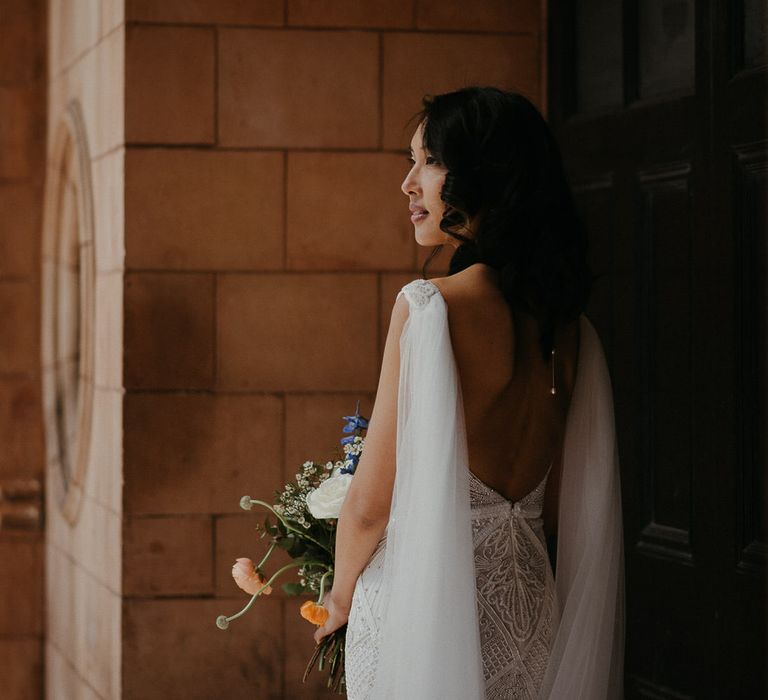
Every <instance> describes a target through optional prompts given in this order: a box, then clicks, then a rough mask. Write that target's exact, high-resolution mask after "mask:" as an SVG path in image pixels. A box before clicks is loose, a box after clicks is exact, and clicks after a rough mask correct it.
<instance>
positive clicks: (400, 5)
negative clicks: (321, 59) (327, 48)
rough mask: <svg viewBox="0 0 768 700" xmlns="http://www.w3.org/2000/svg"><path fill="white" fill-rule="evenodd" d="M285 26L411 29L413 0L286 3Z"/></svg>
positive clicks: (301, 1)
mask: <svg viewBox="0 0 768 700" xmlns="http://www.w3.org/2000/svg"><path fill="white" fill-rule="evenodd" d="M287 2H288V24H293V25H304V26H312V27H382V28H388V29H392V28H400V27H402V28H407V27H411V26H413V3H414V0H367V2H364V3H362V2H359V0H287Z"/></svg>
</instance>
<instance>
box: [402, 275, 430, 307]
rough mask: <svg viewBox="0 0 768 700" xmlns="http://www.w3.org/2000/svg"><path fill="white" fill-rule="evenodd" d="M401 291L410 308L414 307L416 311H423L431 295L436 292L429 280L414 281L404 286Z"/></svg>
mask: <svg viewBox="0 0 768 700" xmlns="http://www.w3.org/2000/svg"><path fill="white" fill-rule="evenodd" d="M401 291H402V292H403V293H404V294H405V296H406V297H407V298H408V301H409V302H410V303H411V306H415V307H416V308H417V309H423V308H424V307H425V306H426V305H427V304H428V303H429V300H430V298H431V297H432V295H433V294H436V293H437V292H438V289H437V287H436V286H435V284H434V283H433V282H430V281H429V280H423V279H415V280H413V281H412V282H409V283H408V284H406V285H405V286H404V287H403V288H402V289H401Z"/></svg>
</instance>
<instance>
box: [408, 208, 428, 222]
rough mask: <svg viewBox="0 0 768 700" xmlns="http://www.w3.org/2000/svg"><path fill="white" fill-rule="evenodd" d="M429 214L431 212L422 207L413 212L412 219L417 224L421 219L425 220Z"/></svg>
mask: <svg viewBox="0 0 768 700" xmlns="http://www.w3.org/2000/svg"><path fill="white" fill-rule="evenodd" d="M427 216H429V212H428V211H424V210H423V209H420V210H418V211H415V212H413V213H412V214H411V221H412V222H413V223H414V224H415V223H417V222H419V221H423V220H424V219H426V218H427Z"/></svg>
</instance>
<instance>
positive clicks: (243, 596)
mask: <svg viewBox="0 0 768 700" xmlns="http://www.w3.org/2000/svg"><path fill="white" fill-rule="evenodd" d="M281 487H282V482H280V483H278V484H276V485H275V487H274V488H281ZM273 491H274V489H269V490H268V491H259V492H258V493H257V492H256V491H255V490H253V491H249V492H248V495H250V496H251V497H252V498H258V499H259V500H263V501H266V502H267V503H274V501H275V499H274V497H273V496H274V493H273ZM267 512H268V511H267V510H266V509H265V508H262V507H259V506H255V507H254V509H253V510H251V511H250V512H248V513H246V512H243V514H242V515H220V516H217V517H216V518H215V521H216V525H215V531H216V567H215V578H216V582H215V585H216V596H217V597H219V598H229V599H233V600H236V601H238V602H240V601H242V603H243V604H245V603H247V602H248V600H249V598H250V596H249V595H248V594H247V593H245V592H243V591H241V590H240V589H239V588H238V587H237V584H236V583H235V581H234V579H233V578H232V565H233V564H234V563H235V560H236V559H238V558H240V557H247V558H248V559H252V560H253V562H254V563H255V564H258V563H259V562H260V561H261V559H262V557H263V556H264V555H265V554H266V553H267V549H268V548H269V543H270V538H269V537H268V536H267V537H264V538H263V539H262V538H261V537H260V533H258V532H256V524H257V523H258V524H263V523H264V518H265V516H266V515H267ZM273 520H274V516H273ZM291 561H292V559H291V557H289V556H288V554H286V552H285V550H283V549H280V548H279V547H275V549H274V550H273V551H272V554H270V556H269V559H268V560H267V562H266V564H264V573H265V574H266V575H267V576H271V575H272V574H274V573H275V572H277V570H278V569H279V568H280V567H282V566H285V565H286V564H290V563H291ZM295 572H296V570H295V569H293V570H291V569H289V570H288V571H286V572H285V573H283V574H282V575H281V576H280V577H279V578H278V579H277V580H276V581H275V582H274V584H272V588H273V590H272V593H270V594H269V597H270V598H286V597H287V596H286V594H285V593H284V592H283V589H282V584H284V583H287V582H289V581H297V580H298V578H297V576H296V573H295ZM258 602H260V601H257V603H258ZM235 611H236V610H235Z"/></svg>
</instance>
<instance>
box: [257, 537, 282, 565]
mask: <svg viewBox="0 0 768 700" xmlns="http://www.w3.org/2000/svg"><path fill="white" fill-rule="evenodd" d="M276 546H277V542H272V544H271V545H269V549H268V550H267V553H266V554H265V555H264V558H263V559H262V560H261V561H260V562H259V563H258V565H257V566H256V567H255V568H256V571H260V570H261V567H262V566H264V564H265V562H266V561H267V559H269V555H270V554H272V550H273V549H274V548H275V547H276Z"/></svg>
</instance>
